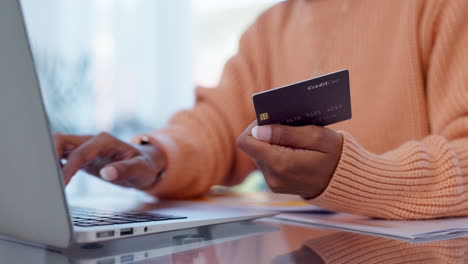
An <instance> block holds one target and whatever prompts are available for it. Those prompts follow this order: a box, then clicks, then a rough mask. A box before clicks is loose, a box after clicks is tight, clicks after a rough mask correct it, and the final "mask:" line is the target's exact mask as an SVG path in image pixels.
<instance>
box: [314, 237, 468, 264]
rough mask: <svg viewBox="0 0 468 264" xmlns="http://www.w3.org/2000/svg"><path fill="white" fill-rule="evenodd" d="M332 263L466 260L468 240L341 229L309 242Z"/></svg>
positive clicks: (447, 262) (447, 261) (447, 263)
mask: <svg viewBox="0 0 468 264" xmlns="http://www.w3.org/2000/svg"><path fill="white" fill-rule="evenodd" d="M306 246H307V247H309V248H310V249H312V250H313V251H314V252H315V253H317V254H318V255H319V256H320V257H321V258H322V259H323V261H324V263H328V264H338V263H343V264H344V263H346V264H353V263H368V264H371V263H388V264H390V263H444V264H449V263H465V262H466V259H467V256H468V239H466V238H457V239H452V240H445V241H435V242H430V243H416V244H414V243H408V242H403V241H399V240H393V239H387V238H381V237H374V236H365V235H357V234H352V233H344V232H339V233H335V234H332V235H328V236H323V237H320V238H318V239H314V240H311V241H308V242H306Z"/></svg>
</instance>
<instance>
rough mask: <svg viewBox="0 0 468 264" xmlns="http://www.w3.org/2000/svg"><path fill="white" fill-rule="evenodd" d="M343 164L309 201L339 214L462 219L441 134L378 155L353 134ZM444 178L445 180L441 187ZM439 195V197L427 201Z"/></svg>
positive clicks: (452, 166) (452, 167)
mask: <svg viewBox="0 0 468 264" xmlns="http://www.w3.org/2000/svg"><path fill="white" fill-rule="evenodd" d="M340 133H341V134H342V135H343V150H342V153H341V158H340V161H339V162H338V165H337V168H336V170H335V172H334V174H333V176H332V179H331V181H330V183H329V185H328V186H327V188H326V189H325V191H324V192H323V193H322V194H320V195H319V196H318V197H316V198H315V199H312V200H310V202H311V203H312V204H314V205H317V206H319V207H323V208H328V209H331V210H335V211H340V212H346V213H352V214H359V215H365V216H370V217H379V218H387V219H427V218H434V217H442V216H447V215H459V214H460V212H459V209H457V203H454V199H455V198H456V195H457V194H458V193H460V191H461V189H460V188H461V187H460V184H459V182H458V181H459V180H460V179H459V177H456V176H457V174H458V173H459V171H458V168H457V162H456V160H455V159H454V153H453V151H451V150H450V149H449V148H448V147H447V141H446V140H445V139H444V138H442V137H439V136H431V137H427V138H425V139H424V140H422V141H420V142H418V141H413V142H408V143H407V144H404V145H402V146H400V147H399V148H397V149H395V150H392V151H389V152H386V153H385V154H382V155H376V154H373V153H370V152H368V151H367V150H365V149H364V148H363V147H362V146H360V145H359V144H358V142H357V141H356V140H355V139H354V138H353V137H352V136H351V135H350V134H348V133H346V132H340ZM441 179H444V183H443V186H441V183H440V181H441ZM434 196H438V197H440V199H437V200H435V199H431V198H428V197H434Z"/></svg>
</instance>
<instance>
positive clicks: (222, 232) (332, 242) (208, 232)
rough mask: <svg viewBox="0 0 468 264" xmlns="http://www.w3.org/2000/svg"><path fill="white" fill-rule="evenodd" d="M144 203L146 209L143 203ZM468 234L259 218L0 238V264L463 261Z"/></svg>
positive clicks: (240, 263)
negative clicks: (72, 239)
mask: <svg viewBox="0 0 468 264" xmlns="http://www.w3.org/2000/svg"><path fill="white" fill-rule="evenodd" d="M144 207H146V208H148V207H151V206H149V205H145V206H144ZM466 252H468V238H457V239H452V240H446V241H437V242H430V243H421V244H411V243H407V242H402V241H398V240H392V239H386V238H380V237H372V236H365V235H358V234H352V233H346V232H338V231H333V230H319V229H315V228H313V227H310V226H303V225H296V224H294V223H288V222H278V221H275V220H272V219H261V220H257V221H254V222H239V223H228V224H222V225H214V226H207V227H201V228H192V229H186V230H179V231H174V232H166V233H161V234H156V235H149V236H143V237H137V238H129V239H122V240H116V241H112V242H107V243H102V244H95V245H88V246H84V247H83V246H75V247H72V248H70V249H67V250H64V251H63V252H53V251H50V250H46V249H42V248H37V247H31V246H28V245H23V244H20V243H16V242H11V241H7V240H6V239H1V240H0V263H15V264H16V263H39V264H41V263H52V264H62V263H63V264H64V263H86V264H87V263H96V264H113V263H172V264H175V263H184V264H185V263H189V264H190V263H233V264H234V263H235V264H237V263H239V264H249V263H463V262H464V261H465V258H466V257H465V255H466Z"/></svg>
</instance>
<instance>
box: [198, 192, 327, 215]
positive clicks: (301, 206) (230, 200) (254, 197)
mask: <svg viewBox="0 0 468 264" xmlns="http://www.w3.org/2000/svg"><path fill="white" fill-rule="evenodd" d="M192 201H193V202H197V203H210V204H214V205H222V206H229V207H235V208H244V209H255V210H267V211H276V212H305V211H307V212H317V211H320V212H322V211H325V210H324V209H322V208H320V207H317V206H314V205H310V204H308V203H306V202H305V201H304V200H303V199H302V198H300V197H299V196H296V195H287V194H275V193H270V192H251V193H220V194H210V195H209V196H206V197H203V198H200V199H196V200H192Z"/></svg>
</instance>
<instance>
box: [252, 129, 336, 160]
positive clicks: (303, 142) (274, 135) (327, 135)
mask: <svg viewBox="0 0 468 264" xmlns="http://www.w3.org/2000/svg"><path fill="white" fill-rule="evenodd" d="M252 135H253V137H254V138H256V139H258V140H260V141H264V142H268V143H270V144H274V145H279V146H284V147H290V148H293V149H306V150H313V151H318V152H324V153H327V152H330V151H333V150H335V149H336V146H334V145H332V144H331V143H334V142H341V139H339V138H338V137H341V135H339V134H338V133H336V132H334V131H333V130H330V129H328V128H325V127H319V126H314V125H310V126H301V127H293V126H284V125H265V126H257V127H254V128H253V129H252Z"/></svg>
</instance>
